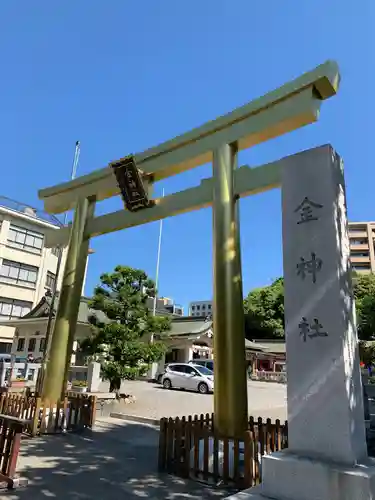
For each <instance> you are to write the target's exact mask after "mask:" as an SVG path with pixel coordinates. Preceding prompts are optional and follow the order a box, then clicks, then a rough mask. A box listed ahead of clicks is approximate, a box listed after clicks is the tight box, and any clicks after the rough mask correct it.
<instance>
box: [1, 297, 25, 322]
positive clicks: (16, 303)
mask: <svg viewBox="0 0 375 500" xmlns="http://www.w3.org/2000/svg"><path fill="white" fill-rule="evenodd" d="M32 305H33V303H32V302H26V301H23V300H16V299H6V298H5V297H0V316H2V317H5V318H8V319H13V318H21V317H22V316H25V314H27V313H29V312H30V311H31V307H32Z"/></svg>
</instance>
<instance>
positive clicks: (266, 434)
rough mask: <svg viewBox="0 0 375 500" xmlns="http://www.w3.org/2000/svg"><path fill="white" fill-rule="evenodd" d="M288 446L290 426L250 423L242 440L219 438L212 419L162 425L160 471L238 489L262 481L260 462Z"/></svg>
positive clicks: (179, 420)
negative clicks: (265, 456) (267, 455)
mask: <svg viewBox="0 0 375 500" xmlns="http://www.w3.org/2000/svg"><path fill="white" fill-rule="evenodd" d="M287 446H288V424H287V422H285V423H284V424H283V425H282V424H281V423H280V421H279V420H276V422H275V423H272V422H271V420H270V419H267V420H266V421H263V420H262V419H261V418H258V419H257V420H254V418H253V417H251V418H250V419H249V427H248V430H247V431H246V432H245V433H244V435H243V437H242V438H241V439H230V438H227V437H221V436H218V434H217V432H215V425H214V417H213V415H210V414H208V413H207V414H206V415H201V416H200V417H198V415H195V416H194V417H192V416H189V417H187V418H185V417H182V418H178V417H177V418H176V419H172V418H169V419H166V418H163V419H161V421H160V436H159V470H160V471H161V472H168V473H172V474H176V475H177V476H181V477H185V478H187V477H193V478H196V479H200V480H203V481H207V482H210V481H211V482H214V483H215V484H218V483H219V482H223V483H224V484H225V485H227V486H235V487H236V488H239V489H244V488H250V487H252V486H255V485H256V484H259V483H260V481H261V458H262V456H263V455H266V454H269V453H272V452H274V451H279V450H282V449H284V448H287Z"/></svg>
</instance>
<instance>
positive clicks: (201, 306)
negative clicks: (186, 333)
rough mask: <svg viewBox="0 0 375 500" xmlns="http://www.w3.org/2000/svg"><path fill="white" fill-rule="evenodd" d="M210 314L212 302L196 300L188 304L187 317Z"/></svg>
mask: <svg viewBox="0 0 375 500" xmlns="http://www.w3.org/2000/svg"><path fill="white" fill-rule="evenodd" d="M209 314H212V300H196V301H194V302H190V304H189V316H208V315H209Z"/></svg>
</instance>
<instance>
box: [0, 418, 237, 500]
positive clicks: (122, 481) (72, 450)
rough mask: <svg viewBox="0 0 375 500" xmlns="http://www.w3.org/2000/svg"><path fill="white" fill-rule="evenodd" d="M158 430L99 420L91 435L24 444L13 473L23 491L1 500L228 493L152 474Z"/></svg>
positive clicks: (152, 499)
mask: <svg viewBox="0 0 375 500" xmlns="http://www.w3.org/2000/svg"><path fill="white" fill-rule="evenodd" d="M157 445H158V430H157V429H156V428H154V427H151V426H148V425H140V424H135V423H126V422H123V421H121V420H115V419H105V420H100V421H98V422H97V425H96V429H95V431H93V432H87V433H85V434H82V435H77V434H75V435H74V434H69V435H64V436H47V437H44V438H34V439H28V440H24V441H23V442H22V447H21V457H20V459H19V467H18V470H19V472H20V475H21V476H23V477H27V478H28V479H29V486H28V487H27V488H25V489H20V490H18V491H17V490H15V491H14V492H8V493H4V494H1V493H0V499H1V500H31V499H32V500H51V499H53V500H62V499H64V500H65V499H69V500H87V499H98V500H119V499H126V500H135V499H137V500H140V499H149V500H182V499H185V500H195V499H203V500H209V499H210V500H214V499H221V498H225V497H227V496H228V494H229V492H225V491H223V490H217V489H211V488H209V487H207V486H204V485H202V484H200V483H196V482H192V481H188V480H186V481H185V480H183V479H179V478H176V477H173V476H168V475H166V474H157V472H156V470H157Z"/></svg>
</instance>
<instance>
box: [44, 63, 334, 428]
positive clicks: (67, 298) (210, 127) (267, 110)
mask: <svg viewBox="0 0 375 500" xmlns="http://www.w3.org/2000/svg"><path fill="white" fill-rule="evenodd" d="M339 80H340V76H339V70H338V67H337V64H336V63H335V62H332V61H328V62H326V63H324V64H322V65H320V66H318V67H317V68H316V69H314V70H313V71H310V72H308V73H305V74H304V75H302V76H301V77H299V78H297V79H296V80H294V81H292V82H290V83H287V84H286V85H283V86H282V87H280V88H278V89H277V90H274V91H273V92H270V93H268V94H266V95H264V96H263V97H260V98H258V99H255V100H254V101H251V102H250V103H248V104H246V105H245V106H242V107H240V108H237V109H235V110H234V111H232V112H231V113H229V114H227V115H225V116H222V117H219V118H217V119H216V120H213V121H211V122H207V123H206V124H204V125H202V126H201V127H198V128H195V129H193V130H191V131H190V132H187V133H185V134H183V135H180V136H178V137H175V138H174V139H172V140H170V141H167V142H165V143H163V144H161V145H159V146H156V147H154V148H151V149H148V150H146V151H144V152H142V153H139V154H136V155H134V156H133V157H131V161H132V162H133V167H134V166H135V165H136V167H137V175H138V174H139V175H140V177H141V178H142V181H141V184H142V182H143V186H145V187H146V188H147V190H148V191H149V194H150V193H151V188H152V185H153V183H154V182H157V181H160V180H162V179H165V178H167V177H170V176H173V175H176V174H179V173H181V172H184V171H186V170H189V169H192V168H194V167H197V166H199V165H202V164H205V163H208V162H212V164H213V176H212V178H210V179H205V180H203V181H202V182H201V183H200V185H199V186H197V187H193V188H190V189H186V190H184V191H181V192H178V193H174V194H172V195H170V196H166V197H165V198H158V199H155V200H153V201H152V204H150V205H149V206H148V207H147V208H145V209H143V210H139V211H136V212H132V211H129V210H120V211H117V212H114V213H110V214H106V215H102V216H99V217H95V216H94V210H95V203H96V201H101V200H104V199H106V198H110V197H112V196H118V195H119V194H120V189H119V184H118V178H116V176H115V175H114V169H113V168H108V167H106V168H103V169H100V170H97V171H95V172H93V173H91V174H88V175H84V176H82V177H79V178H77V179H75V180H73V181H70V182H65V183H62V184H59V185H57V186H53V187H50V188H46V189H42V190H41V191H39V197H40V198H41V199H42V200H43V201H44V208H45V210H46V211H47V212H49V213H54V214H58V213H63V212H65V211H67V210H72V209H74V210H75V212H74V219H73V224H72V226H70V227H65V228H62V229H59V230H58V231H51V232H50V233H48V234H47V237H46V244H47V246H50V247H52V246H58V245H61V246H66V245H69V247H68V252H67V259H66V265H65V270H64V275H63V282H62V289H61V292H60V300H59V304H58V309H57V313H56V319H55V323H54V328H53V332H52V337H51V342H50V348H49V349H48V352H49V355H48V356H47V368H46V375H45V377H44V381H43V390H42V395H43V397H44V398H45V399H48V400H50V401H54V400H55V401H56V400H57V399H58V398H59V397H60V395H61V394H63V393H64V392H65V387H64V385H65V382H64V373H66V370H67V367H68V366H69V363H70V356H71V351H72V346H73V341H74V334H75V329H76V323H77V315H78V308H79V303H80V296H81V290H82V284H83V279H84V273H85V267H86V262H87V254H88V249H89V240H90V238H92V237H93V236H99V235H101V234H107V233H110V232H113V231H119V230H121V229H126V228H128V227H133V226H138V225H141V224H146V223H147V222H151V221H156V220H160V219H163V218H166V217H171V216H174V215H177V214H180V213H184V212H189V211H192V210H198V209H200V208H203V207H208V206H212V208H213V239H214V242H213V248H214V258H213V271H214V293H213V297H214V308H213V322H214V332H215V388H214V411H215V426H216V428H217V429H218V431H219V433H220V434H222V435H224V436H229V437H235V436H239V435H241V434H242V432H243V431H244V430H245V429H246V427H247V411H248V410H247V384H246V366H245V348H244V312H243V297H242V275H241V258H240V243H239V227H238V225H239V220H238V204H237V200H238V199H239V197H242V196H248V195H252V194H256V193H259V192H262V191H266V190H269V189H273V188H276V187H279V186H280V182H281V163H282V161H283V160H280V161H276V162H273V163H270V164H267V165H263V166H260V167H257V168H249V167H248V166H243V167H240V168H236V167H237V153H238V151H239V150H242V149H246V148H249V147H251V146H254V145H256V144H259V143H261V142H264V141H267V140H268V139H271V138H274V137H277V136H279V135H282V134H285V133H287V132H290V131H292V130H295V129H297V128H299V127H302V126H304V125H307V124H310V123H313V122H315V121H317V120H318V117H319V112H320V106H321V102H322V101H323V100H325V99H327V98H329V97H331V96H333V95H335V94H336V92H337V90H338V85H339ZM128 160H129V157H126V158H125V159H122V160H119V161H118V162H113V163H111V164H110V165H109V167H114V166H116V165H117V166H118V165H121V164H122V163H123V162H126V161H128ZM141 187H142V186H141Z"/></svg>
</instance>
